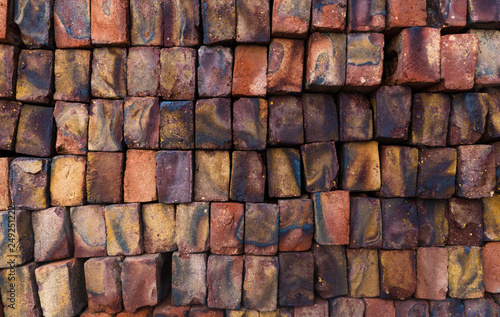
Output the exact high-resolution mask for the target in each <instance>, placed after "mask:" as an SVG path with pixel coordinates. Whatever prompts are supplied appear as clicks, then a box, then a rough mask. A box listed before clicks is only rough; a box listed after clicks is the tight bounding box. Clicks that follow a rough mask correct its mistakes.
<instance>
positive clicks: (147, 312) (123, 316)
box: [116, 306, 154, 317]
mask: <svg viewBox="0 0 500 317" xmlns="http://www.w3.org/2000/svg"><path fill="white" fill-rule="evenodd" d="M153 309H154V308H153V307H151V306H145V307H142V308H139V309H137V311H136V312H135V313H129V312H127V311H122V312H120V313H118V314H117V315H116V317H150V316H151V314H153Z"/></svg>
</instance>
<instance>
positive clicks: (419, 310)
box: [394, 299, 429, 317]
mask: <svg viewBox="0 0 500 317" xmlns="http://www.w3.org/2000/svg"><path fill="white" fill-rule="evenodd" d="M394 307H395V309H396V316H409V315H411V314H415V315H417V316H422V317H429V302H428V301H426V300H420V299H408V300H405V301H394Z"/></svg>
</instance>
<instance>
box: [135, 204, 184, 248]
mask: <svg viewBox="0 0 500 317" xmlns="http://www.w3.org/2000/svg"><path fill="white" fill-rule="evenodd" d="M141 207H142V210H141V211H142V213H141V214H142V217H141V220H142V229H143V230H142V234H143V239H144V240H143V242H144V251H145V252H146V253H160V252H169V251H175V250H177V244H176V243H175V206H174V205H167V204H161V203H151V204H144V205H142V206H141Z"/></svg>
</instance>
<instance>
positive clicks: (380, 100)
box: [371, 86, 412, 141]
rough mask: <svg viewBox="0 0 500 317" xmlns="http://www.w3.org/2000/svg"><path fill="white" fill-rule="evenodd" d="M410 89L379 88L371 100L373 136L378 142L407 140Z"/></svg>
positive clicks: (397, 87)
mask: <svg viewBox="0 0 500 317" xmlns="http://www.w3.org/2000/svg"><path fill="white" fill-rule="evenodd" d="M411 102H412V95H411V88H410V87H406V86H383V87H380V88H379V89H378V90H377V92H376V93H375V96H374V97H373V98H372V99H371V104H372V107H373V115H374V119H373V121H374V131H375V132H374V133H375V134H374V136H375V139H377V140H380V141H404V140H406V139H408V130H409V128H410V121H411Z"/></svg>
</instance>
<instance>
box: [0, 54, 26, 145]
mask: <svg viewBox="0 0 500 317" xmlns="http://www.w3.org/2000/svg"><path fill="white" fill-rule="evenodd" d="M1 64H2V63H0V65H1ZM1 73H2V72H1V70H0V74H1ZM21 107H22V104H21V103H20V102H15V101H9V100H0V125H1V126H2V129H0V150H7V151H13V150H14V149H15V142H16V130H17V123H18V121H19V115H20V114H21Z"/></svg>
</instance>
